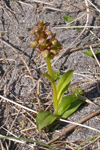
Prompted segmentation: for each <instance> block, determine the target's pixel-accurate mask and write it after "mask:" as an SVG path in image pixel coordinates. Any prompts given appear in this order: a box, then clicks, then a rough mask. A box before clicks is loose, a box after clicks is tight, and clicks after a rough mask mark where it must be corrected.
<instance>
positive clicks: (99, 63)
mask: <svg viewBox="0 0 100 150" xmlns="http://www.w3.org/2000/svg"><path fill="white" fill-rule="evenodd" d="M90 50H91V51H92V54H93V56H94V58H95V60H96V62H97V64H98V65H99V67H100V62H99V61H98V59H97V57H96V55H95V53H94V51H93V49H92V46H91V45H90Z"/></svg>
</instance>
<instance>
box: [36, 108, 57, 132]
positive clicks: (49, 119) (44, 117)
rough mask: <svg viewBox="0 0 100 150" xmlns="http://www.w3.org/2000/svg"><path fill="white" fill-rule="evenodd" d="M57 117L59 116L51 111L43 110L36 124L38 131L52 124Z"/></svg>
mask: <svg viewBox="0 0 100 150" xmlns="http://www.w3.org/2000/svg"><path fill="white" fill-rule="evenodd" d="M56 119H57V116H55V115H53V114H52V113H50V112H49V111H43V110H41V111H40V112H39V113H38V115H37V118H36V125H37V128H38V131H41V129H42V128H44V127H46V126H48V125H50V124H51V123H53V122H54V121H55V120H56Z"/></svg>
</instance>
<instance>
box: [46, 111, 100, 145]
mask: <svg viewBox="0 0 100 150" xmlns="http://www.w3.org/2000/svg"><path fill="white" fill-rule="evenodd" d="M98 114H100V109H98V110H96V111H95V112H93V113H91V114H89V115H87V116H85V117H84V118H82V119H81V120H79V121H78V122H77V123H84V122H86V121H87V120H89V119H90V118H92V117H94V116H96V115H98ZM76 127H77V125H75V124H74V125H72V126H70V127H68V128H66V129H65V130H64V131H62V132H61V133H60V135H59V136H57V137H55V138H54V139H52V140H51V141H49V142H48V143H47V144H51V143H52V142H55V141H56V140H58V139H59V138H60V137H62V136H64V135H66V134H68V133H69V132H71V131H72V130H73V129H75V128H76Z"/></svg>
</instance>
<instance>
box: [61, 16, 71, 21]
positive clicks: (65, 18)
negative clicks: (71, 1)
mask: <svg viewBox="0 0 100 150" xmlns="http://www.w3.org/2000/svg"><path fill="white" fill-rule="evenodd" d="M63 18H64V20H65V21H67V22H69V21H72V20H73V17H70V16H67V15H64V16H63Z"/></svg>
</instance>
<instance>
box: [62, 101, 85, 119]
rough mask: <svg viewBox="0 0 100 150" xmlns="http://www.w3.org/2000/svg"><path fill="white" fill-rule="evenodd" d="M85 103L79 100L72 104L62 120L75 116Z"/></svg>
mask: <svg viewBox="0 0 100 150" xmlns="http://www.w3.org/2000/svg"><path fill="white" fill-rule="evenodd" d="M82 103H84V101H82V100H80V99H78V100H76V101H75V102H73V103H72V104H71V106H70V107H69V108H68V109H67V110H66V111H65V113H64V114H63V115H62V118H67V117H69V116H70V115H71V114H73V113H74V112H75V111H76V110H77V109H78V107H79V106H80V105H81V104H82Z"/></svg>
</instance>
